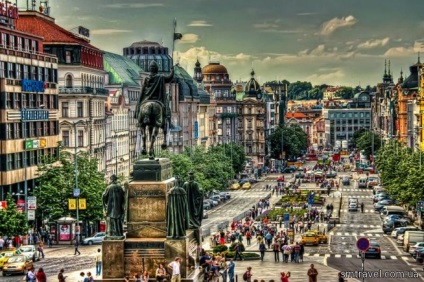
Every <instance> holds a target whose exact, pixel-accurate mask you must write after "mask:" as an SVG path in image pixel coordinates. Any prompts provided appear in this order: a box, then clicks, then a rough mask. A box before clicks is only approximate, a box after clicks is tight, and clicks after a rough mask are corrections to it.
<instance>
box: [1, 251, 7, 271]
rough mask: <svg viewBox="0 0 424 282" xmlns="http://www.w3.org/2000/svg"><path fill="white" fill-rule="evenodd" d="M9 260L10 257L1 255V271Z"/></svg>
mask: <svg viewBox="0 0 424 282" xmlns="http://www.w3.org/2000/svg"><path fill="white" fill-rule="evenodd" d="M8 259H9V257H6V256H4V255H2V254H0V269H2V268H3V265H4V264H5V263H6V262H7V260H8Z"/></svg>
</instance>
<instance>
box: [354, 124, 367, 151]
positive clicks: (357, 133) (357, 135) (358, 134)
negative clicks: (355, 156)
mask: <svg viewBox="0 0 424 282" xmlns="http://www.w3.org/2000/svg"><path fill="white" fill-rule="evenodd" d="M366 131H367V130H366V129H365V128H359V129H358V130H356V131H355V132H354V133H353V137H352V146H353V148H359V147H358V141H359V138H360V137H361V136H362V135H363V134H364V133H365V132H366Z"/></svg>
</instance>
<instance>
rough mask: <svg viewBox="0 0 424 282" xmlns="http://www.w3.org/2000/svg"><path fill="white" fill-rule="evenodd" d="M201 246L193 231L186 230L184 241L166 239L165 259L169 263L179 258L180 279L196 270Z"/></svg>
mask: <svg viewBox="0 0 424 282" xmlns="http://www.w3.org/2000/svg"><path fill="white" fill-rule="evenodd" d="M200 248H201V246H199V245H198V243H197V240H196V238H195V236H194V231H193V230H187V232H186V238H184V239H167V240H166V241H165V257H166V258H167V260H168V261H169V262H171V261H173V260H174V259H175V258H176V257H180V258H181V268H180V270H181V277H184V278H185V277H189V276H191V275H192V274H193V273H194V270H195V269H196V268H198V263H197V258H198V257H199V251H200Z"/></svg>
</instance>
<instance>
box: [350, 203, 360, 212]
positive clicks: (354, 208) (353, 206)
mask: <svg viewBox="0 0 424 282" xmlns="http://www.w3.org/2000/svg"><path fill="white" fill-rule="evenodd" d="M349 211H358V203H357V202H350V203H349Z"/></svg>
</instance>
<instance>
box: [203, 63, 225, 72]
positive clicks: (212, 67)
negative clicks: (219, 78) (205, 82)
mask: <svg viewBox="0 0 424 282" xmlns="http://www.w3.org/2000/svg"><path fill="white" fill-rule="evenodd" d="M202 74H228V71H227V68H226V67H224V66H223V65H220V64H219V63H209V65H207V66H205V67H204V68H203V69H202Z"/></svg>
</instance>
